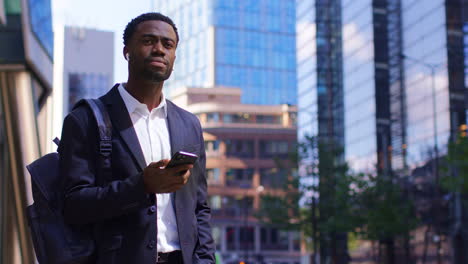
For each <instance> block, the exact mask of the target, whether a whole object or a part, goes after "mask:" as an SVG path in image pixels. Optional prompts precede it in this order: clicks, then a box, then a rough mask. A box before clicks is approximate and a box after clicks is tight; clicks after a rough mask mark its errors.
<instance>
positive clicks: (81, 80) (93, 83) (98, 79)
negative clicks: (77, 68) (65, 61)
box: [68, 73, 110, 110]
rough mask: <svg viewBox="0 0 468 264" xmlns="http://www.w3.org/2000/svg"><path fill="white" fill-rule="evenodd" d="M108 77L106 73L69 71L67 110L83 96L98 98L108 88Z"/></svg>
mask: <svg viewBox="0 0 468 264" xmlns="http://www.w3.org/2000/svg"><path fill="white" fill-rule="evenodd" d="M109 83H110V78H109V76H108V75H107V74H98V73H69V74H68V87H69V93H68V97H69V99H68V105H69V110H71V109H72V108H73V106H74V105H75V104H76V103H77V102H78V101H79V100H80V99H83V98H98V97H100V96H102V95H104V94H105V93H106V92H107V91H108V90H109Z"/></svg>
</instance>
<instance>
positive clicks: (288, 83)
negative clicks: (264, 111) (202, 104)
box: [156, 0, 296, 104]
mask: <svg viewBox="0 0 468 264" xmlns="http://www.w3.org/2000/svg"><path fill="white" fill-rule="evenodd" d="M156 3H157V4H156V10H158V11H161V12H163V13H164V14H167V15H168V16H169V17H171V18H172V19H173V20H174V22H175V23H176V25H177V26H178V28H179V29H180V39H181V41H180V44H179V47H178V50H177V60H176V63H175V66H174V73H173V76H172V77H171V79H170V80H169V81H168V82H167V86H166V87H167V89H169V90H170V89H175V88H177V87H180V86H184V85H186V86H198V87H210V86H234V87H240V88H242V98H241V100H242V103H246V104H283V103H287V104H296V70H295V69H296V58H295V56H296V53H295V49H294V47H295V42H296V39H295V2H294V0H283V1H266V0H261V1H258V0H245V1H231V0H191V1H190V0H178V1H170V2H169V1H167V2H166V1H156Z"/></svg>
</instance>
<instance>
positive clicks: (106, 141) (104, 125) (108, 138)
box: [74, 99, 112, 179]
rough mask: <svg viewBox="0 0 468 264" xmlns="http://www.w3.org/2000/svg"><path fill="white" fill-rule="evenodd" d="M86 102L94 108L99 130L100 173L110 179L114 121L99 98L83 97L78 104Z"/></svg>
mask: <svg viewBox="0 0 468 264" xmlns="http://www.w3.org/2000/svg"><path fill="white" fill-rule="evenodd" d="M83 103H86V104H87V105H88V106H89V108H90V109H91V110H92V112H93V115H94V119H95V120H96V124H97V127H98V130H99V153H100V155H99V156H100V158H99V165H100V166H99V170H100V175H102V176H104V178H105V179H109V177H110V174H111V153H112V123H111V120H110V116H109V113H108V112H107V109H106V106H105V105H104V103H102V101H101V100H99V99H83V100H81V101H80V102H78V103H77V104H76V105H75V107H74V108H76V107H77V106H78V105H81V104H83Z"/></svg>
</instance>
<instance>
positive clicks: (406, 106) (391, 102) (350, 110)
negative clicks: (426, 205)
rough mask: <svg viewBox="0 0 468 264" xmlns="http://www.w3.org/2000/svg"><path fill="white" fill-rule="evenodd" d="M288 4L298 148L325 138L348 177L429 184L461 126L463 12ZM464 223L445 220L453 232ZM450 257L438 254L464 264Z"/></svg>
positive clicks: (413, 2) (440, 1) (400, 5)
mask: <svg viewBox="0 0 468 264" xmlns="http://www.w3.org/2000/svg"><path fill="white" fill-rule="evenodd" d="M296 4H297V6H296V11H297V12H296V14H297V25H296V31H297V80H298V136H299V140H301V139H303V138H304V136H305V135H317V136H322V137H324V136H325V137H332V138H334V140H335V141H338V142H341V143H342V146H343V148H344V151H345V153H344V158H345V160H346V161H347V162H348V163H349V165H350V167H351V168H352V169H353V170H355V171H360V172H365V171H368V172H379V173H381V174H386V175H394V176H396V177H398V178H400V179H404V181H406V182H408V183H410V184H416V182H420V183H421V182H425V183H427V182H433V183H434V182H435V180H436V179H437V177H438V173H439V172H438V167H437V166H438V165H437V164H438V163H439V161H438V160H439V159H440V157H443V156H444V155H445V154H446V151H447V145H448V143H449V141H450V140H451V139H453V138H454V137H455V136H456V133H457V131H459V128H460V126H462V125H464V124H466V108H467V107H466V99H465V93H466V86H467V83H466V79H467V78H466V74H465V72H466V69H467V63H466V51H467V50H468V49H467V48H466V47H467V37H466V35H467V32H468V30H467V28H468V27H467V26H466V21H467V18H468V16H467V15H468V12H467V11H468V3H467V2H466V1H462V0H447V1H444V0H431V1H417V0H379V1H375V0H374V1H371V0H360V1H353V0H297V1H296ZM340 133H342V134H340ZM423 168H427V169H425V170H424V169H423ZM423 174H424V175H423ZM451 202H452V204H456V203H457V201H456V200H455V199H454V198H453V197H452V201H451ZM455 207H456V206H455ZM452 210H454V209H453V208H452ZM457 217H458V220H457V219H456V218H457ZM463 219H464V216H463V214H462V213H459V214H458V216H456V214H455V213H453V214H452V221H453V223H455V222H456V221H458V222H459V223H461V221H463ZM431 221H437V220H431ZM451 232H453V233H457V232H461V231H460V230H451ZM453 237H455V236H453ZM453 237H452V238H453ZM447 239H448V240H450V239H449V238H447ZM456 239H458V238H456ZM456 239H455V240H456ZM455 240H454V241H455ZM463 243H465V244H463ZM453 247H454V248H457V247H459V248H460V249H461V248H463V247H465V248H466V241H465V242H460V241H458V242H454V244H453ZM457 252H461V251H460V250H458V251H457V250H455V251H454V252H451V253H447V252H446V254H452V253H453V254H454V255H453V258H454V259H456V260H458V261H461V262H457V261H456V262H455V263H464V262H465V261H464V260H461V259H460V256H459V255H457V254H458V253H457ZM446 256H447V255H446Z"/></svg>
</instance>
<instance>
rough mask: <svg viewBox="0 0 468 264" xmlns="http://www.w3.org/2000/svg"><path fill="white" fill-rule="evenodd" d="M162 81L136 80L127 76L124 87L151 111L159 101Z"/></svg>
mask: <svg viewBox="0 0 468 264" xmlns="http://www.w3.org/2000/svg"><path fill="white" fill-rule="evenodd" d="M163 84H164V82H158V83H154V82H149V81H141V80H140V81H138V80H134V79H132V78H128V81H127V85H125V89H126V90H127V91H128V93H129V94H131V95H132V96H133V97H135V99H137V100H138V101H139V102H140V103H142V104H145V105H146V106H147V107H148V110H149V111H151V110H153V109H154V108H156V107H158V105H159V103H160V102H161V95H162V88H163Z"/></svg>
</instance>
